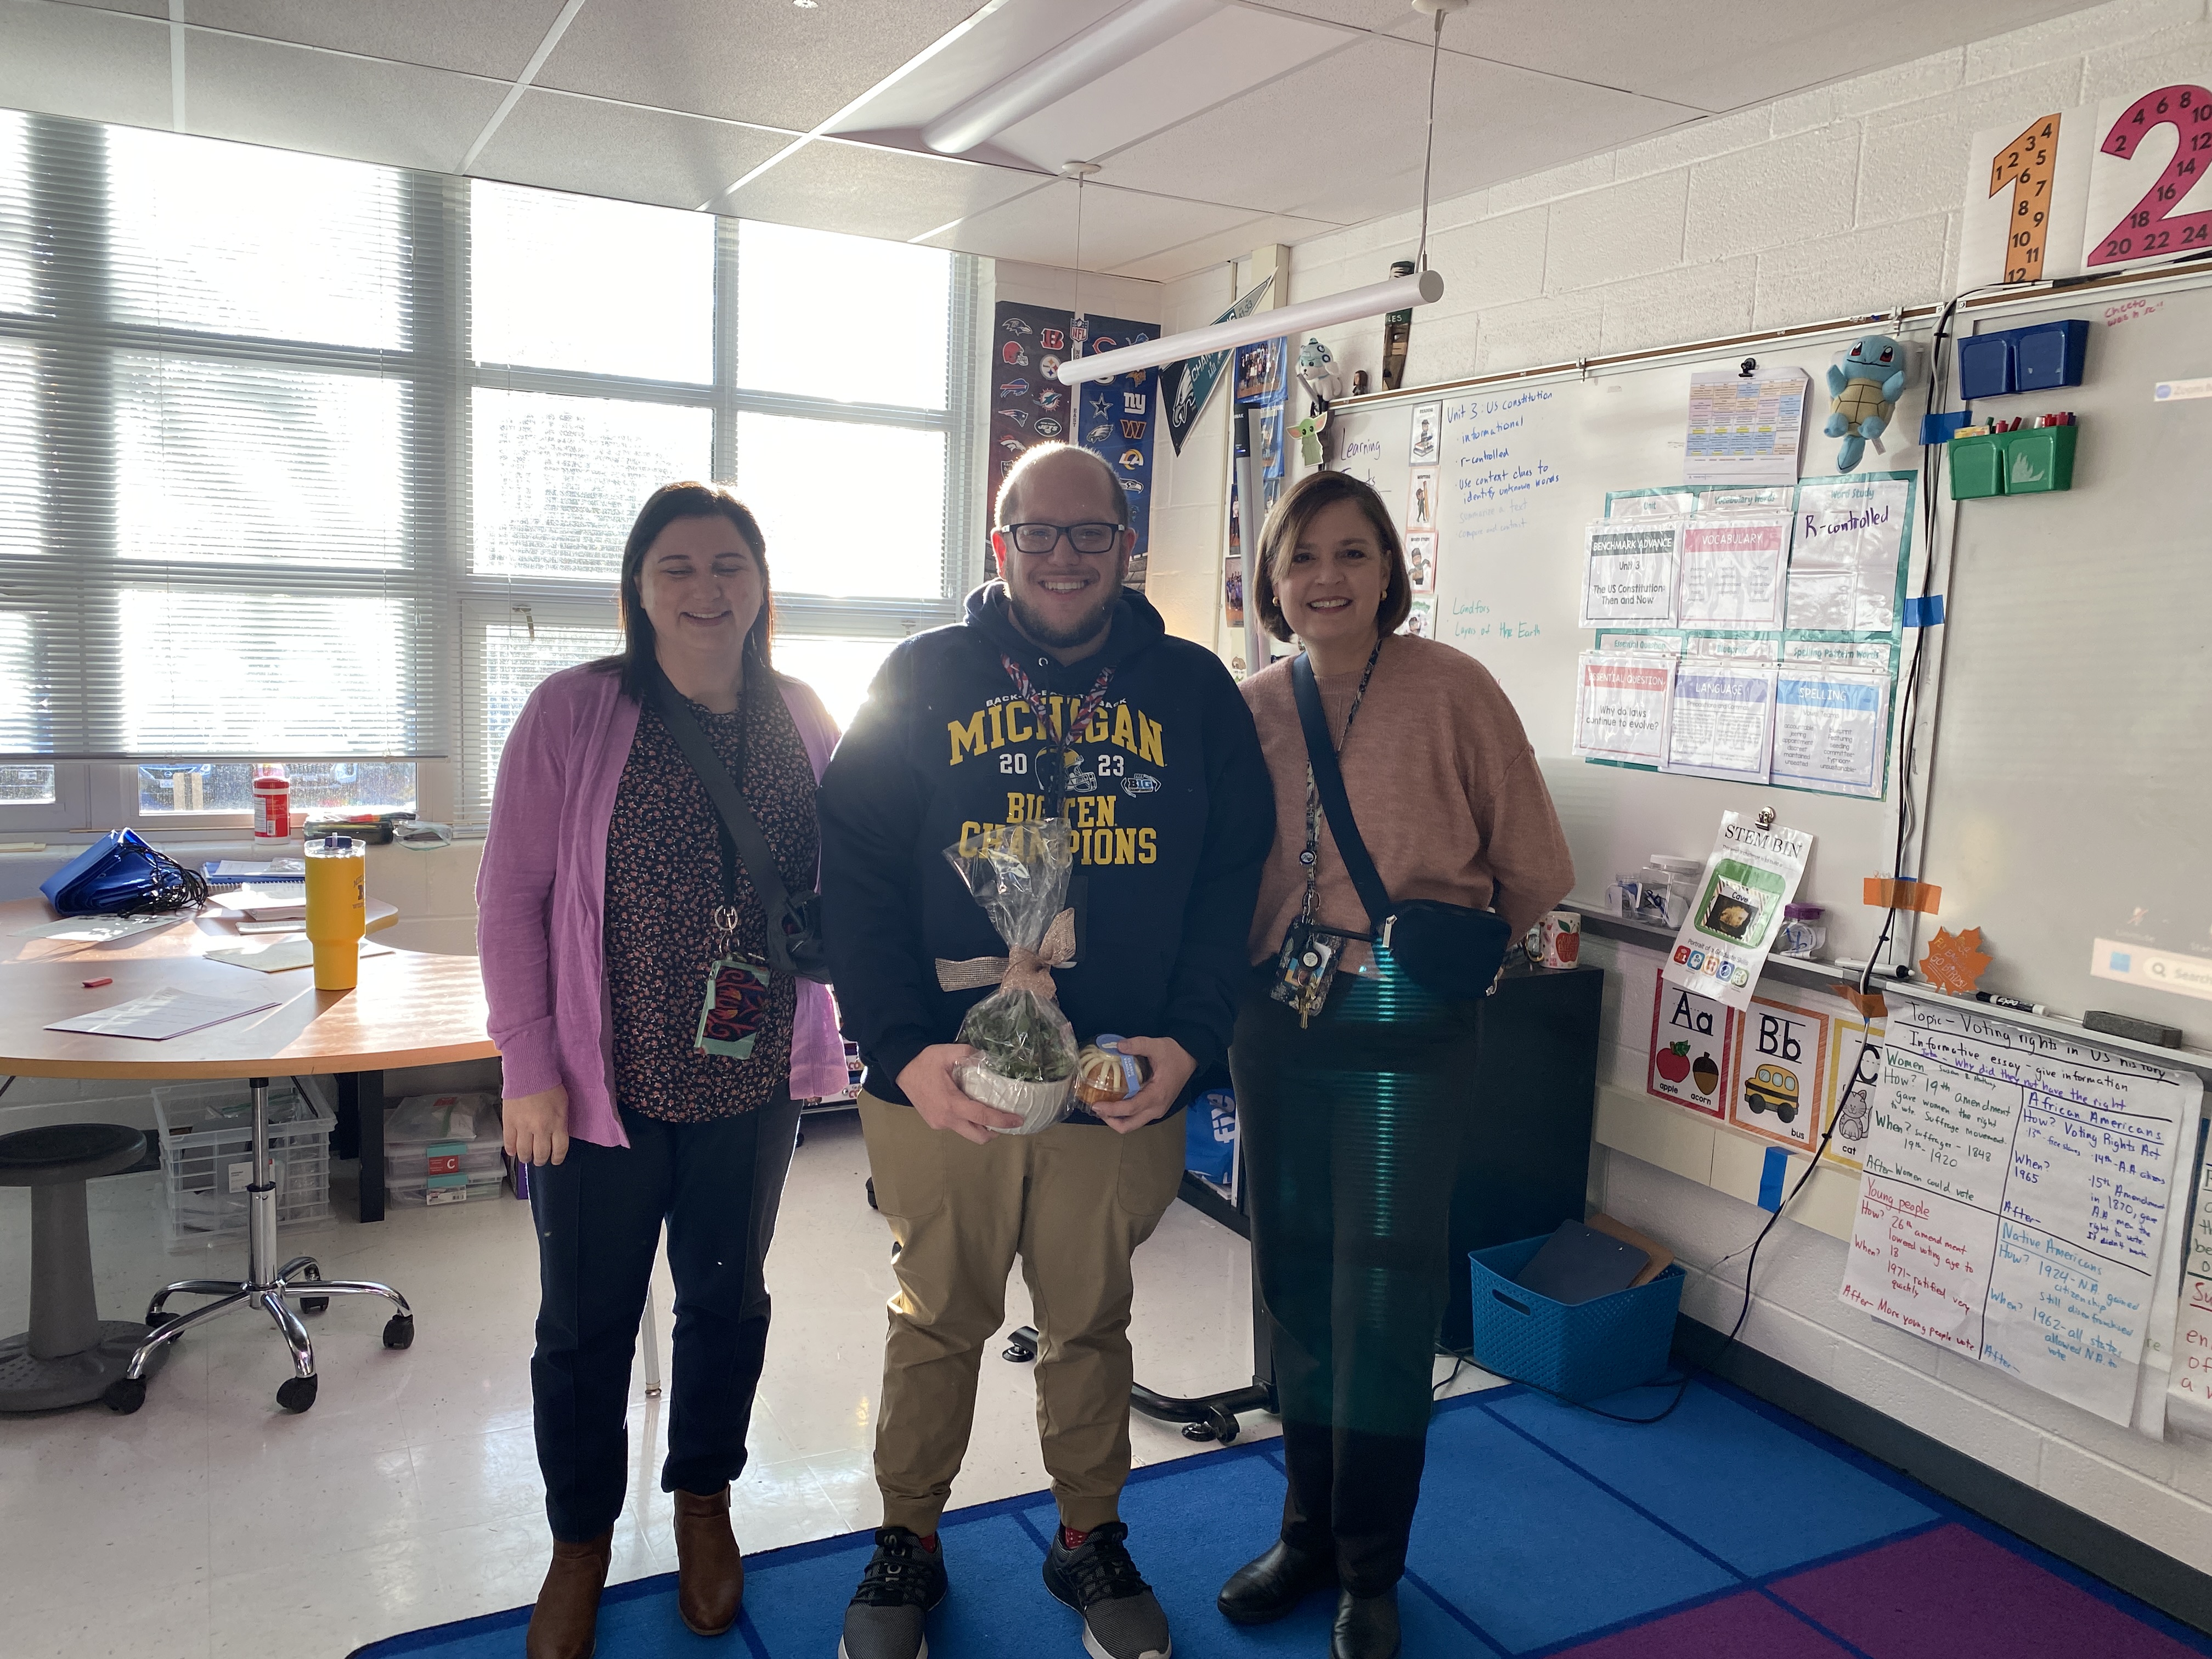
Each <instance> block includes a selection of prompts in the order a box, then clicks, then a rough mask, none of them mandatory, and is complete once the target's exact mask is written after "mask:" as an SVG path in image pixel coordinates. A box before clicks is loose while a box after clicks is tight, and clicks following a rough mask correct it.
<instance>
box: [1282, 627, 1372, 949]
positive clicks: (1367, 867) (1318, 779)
mask: <svg viewBox="0 0 2212 1659" xmlns="http://www.w3.org/2000/svg"><path fill="white" fill-rule="evenodd" d="M1291 690H1292V691H1293V692H1294V693H1295V694H1296V696H1297V703H1298V724H1299V725H1300V726H1303V727H1304V728H1305V734H1306V764H1307V765H1309V766H1310V767H1311V768H1312V769H1313V779H1314V789H1315V791H1316V793H1318V794H1319V795H1320V796H1321V806H1322V811H1323V812H1324V813H1325V814H1327V815H1328V832H1329V834H1330V835H1331V836H1334V837H1335V839H1336V851H1337V855H1338V856H1339V857H1340V858H1341V859H1343V860H1344V869H1345V873H1346V874H1347V875H1349V876H1350V877H1351V878H1352V889H1353V890H1354V891H1355V892H1357V893H1358V895H1359V902H1360V904H1361V905H1362V906H1363V907H1364V908H1365V909H1366V911H1367V922H1368V926H1370V927H1372V928H1374V929H1375V931H1376V933H1377V934H1378V935H1379V934H1380V933H1382V932H1383V924H1384V923H1385V922H1387V921H1389V919H1390V917H1391V915H1393V913H1394V912H1395V909H1396V908H1397V907H1396V906H1395V905H1393V904H1392V903H1391V902H1390V896H1389V893H1388V892H1387V891H1385V890H1384V889H1383V878H1382V877H1381V876H1380V875H1378V874H1377V873H1376V869H1375V860H1373V859H1371V858H1370V857H1369V856H1368V854H1367V843H1366V842H1364V841H1362V840H1361V839H1360V838H1359V825H1358V822H1357V821H1356V820H1354V819H1353V817H1352V802H1351V799H1349V798H1348V797H1347V796H1346V794H1345V793H1344V772H1343V769H1341V768H1340V767H1339V766H1338V765H1337V763H1336V745H1335V744H1332V743H1331V742H1330V741H1329V740H1328V716H1327V715H1326V714H1323V713H1322V706H1321V687H1320V686H1319V685H1317V684H1315V682H1314V671H1313V665H1312V664H1311V663H1310V662H1308V661H1307V660H1306V658H1305V655H1304V653H1303V652H1301V653H1299V654H1298V655H1297V656H1296V657H1293V658H1292V659H1291Z"/></svg>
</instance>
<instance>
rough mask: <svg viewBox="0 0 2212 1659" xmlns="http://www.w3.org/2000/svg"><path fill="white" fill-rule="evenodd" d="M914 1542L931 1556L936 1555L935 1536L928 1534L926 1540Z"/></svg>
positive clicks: (919, 1539) (920, 1539)
mask: <svg viewBox="0 0 2212 1659" xmlns="http://www.w3.org/2000/svg"><path fill="white" fill-rule="evenodd" d="M915 1543H917V1544H919V1545H921V1547H922V1548H924V1549H926V1550H927V1551H928V1552H929V1553H931V1554H932V1555H934V1554H936V1553H937V1534H935V1533H932V1534H929V1536H928V1537H927V1538H917V1539H915Z"/></svg>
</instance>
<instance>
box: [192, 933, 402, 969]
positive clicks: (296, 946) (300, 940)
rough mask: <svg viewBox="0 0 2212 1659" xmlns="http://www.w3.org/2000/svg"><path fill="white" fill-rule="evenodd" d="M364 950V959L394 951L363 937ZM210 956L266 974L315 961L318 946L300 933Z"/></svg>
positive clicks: (209, 955)
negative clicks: (267, 943) (288, 937)
mask: <svg viewBox="0 0 2212 1659" xmlns="http://www.w3.org/2000/svg"><path fill="white" fill-rule="evenodd" d="M253 925H254V924H253V923H252V922H248V923H247V924H246V926H247V927H252V926H253ZM361 954H362V960H364V961H366V960H367V959H368V958H369V957H388V956H390V955H391V954H392V947H391V946H390V945H371V944H370V943H369V942H368V940H367V939H363V940H362V944H361ZM207 959H208V960H209V961H210V962H227V963H230V964H231V965H232V966H233V967H235V968H252V969H255V970H256V971H257V972H259V973H264V974H282V973H284V972H287V971H288V970H289V969H294V968H306V967H308V966H310V965H312V964H313V962H314V960H315V946H314V942H313V940H311V939H308V938H307V936H306V935H305V934H303V933H301V934H295V935H294V936H293V937H292V938H290V939H279V940H277V941H276V944H274V945H252V946H250V947H249V946H246V945H239V946H236V947H234V948H233V949H230V950H228V951H209V952H208V953H207Z"/></svg>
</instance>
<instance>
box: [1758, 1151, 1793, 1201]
mask: <svg viewBox="0 0 2212 1659" xmlns="http://www.w3.org/2000/svg"><path fill="white" fill-rule="evenodd" d="M1789 1174H1790V1151H1789V1148H1787V1147H1785V1146H1769V1147H1768V1148H1767V1149H1766V1163H1765V1165H1764V1166H1763V1167H1762V1168H1761V1169H1760V1170H1759V1208H1760V1209H1762V1210H1773V1211H1777V1212H1779V1211H1780V1210H1781V1208H1782V1183H1783V1182H1784V1179H1785V1178H1787V1176H1789Z"/></svg>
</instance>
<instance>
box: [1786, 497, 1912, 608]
mask: <svg viewBox="0 0 2212 1659" xmlns="http://www.w3.org/2000/svg"><path fill="white" fill-rule="evenodd" d="M1911 500H1912V495H1911V490H1910V489H1909V488H1908V487H1907V485H1906V484H1905V482H1904V481H1903V480H1900V479H1893V478H1868V479H1865V480H1863V481H1861V482H1858V483H1850V482H1843V483H1821V484H1811V483H1808V484H1805V485H1802V486H1801V487H1800V488H1799V489H1798V491H1797V536H1796V543H1797V544H1796V550H1795V551H1794V552H1793V553H1792V554H1791V555H1790V628H1791V629H1820V630H1827V631H1833V632H1838V633H1846V634H1887V633H1888V632H1889V631H1890V630H1891V629H1894V628H1895V627H1896V626H1897V589H1898V584H1899V580H1901V573H1900V572H1899V558H1900V557H1901V556H1902V555H1903V553H1904V550H1905V519H1906V516H1907V514H1908V513H1909V512H1910V510H1911Z"/></svg>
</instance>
